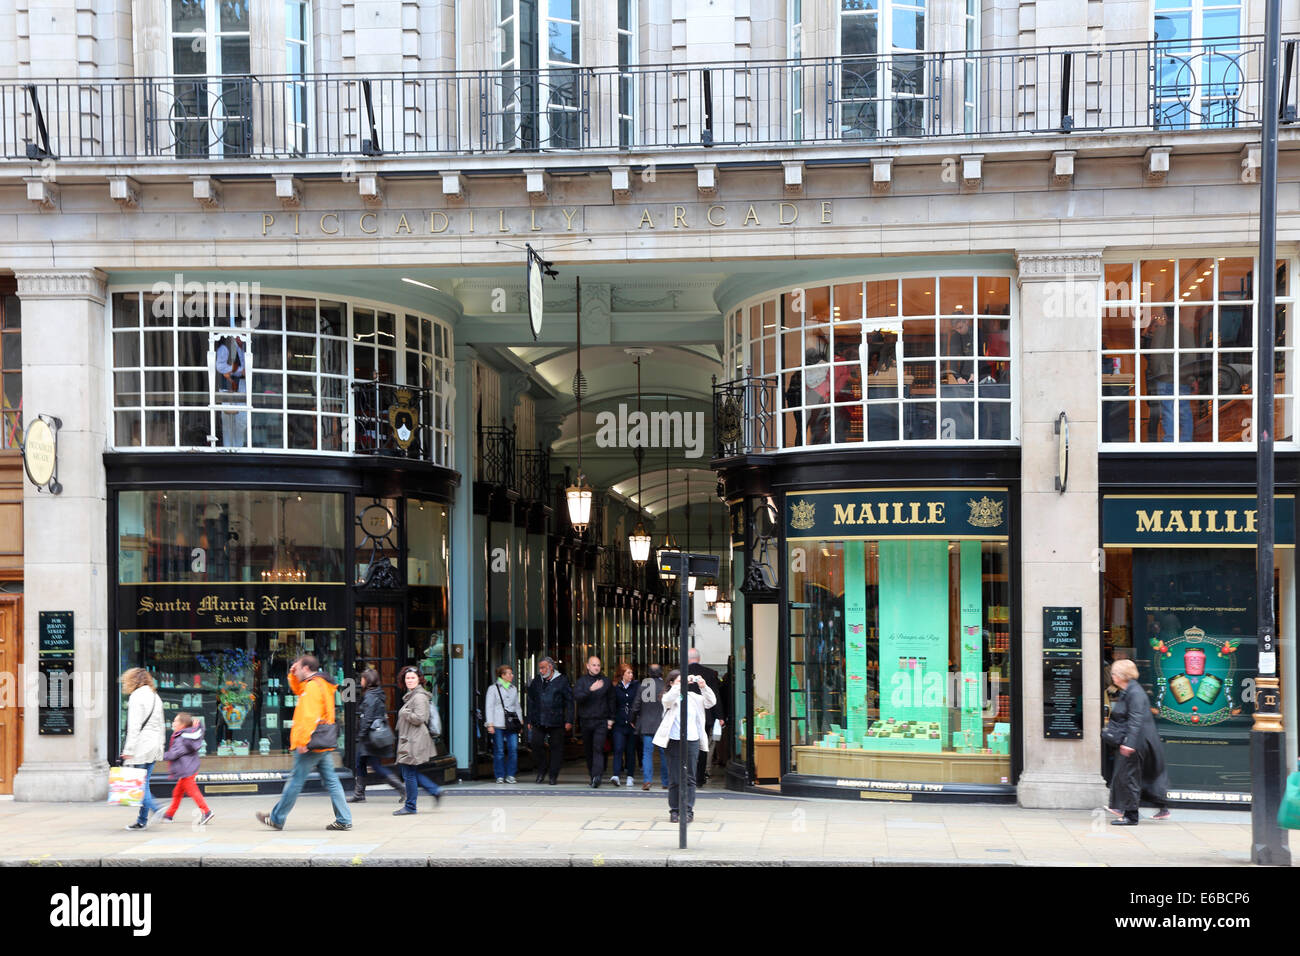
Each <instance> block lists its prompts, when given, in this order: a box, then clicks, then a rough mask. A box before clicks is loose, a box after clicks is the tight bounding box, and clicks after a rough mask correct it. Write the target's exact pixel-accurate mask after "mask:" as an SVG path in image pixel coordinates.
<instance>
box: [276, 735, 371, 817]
mask: <svg viewBox="0 0 1300 956" xmlns="http://www.w3.org/2000/svg"><path fill="white" fill-rule="evenodd" d="M313 770H315V771H317V772H319V773H320V779H321V783H323V784H325V791H326V792H327V793H328V794H329V795H330V803H331V804H332V805H333V807H334V820H335V822H337V823H345V824H348V825H351V823H352V814H351V813H350V812H348V803H347V800H346V799H345V798H344V796H343V784H341V783H339V775H338V774H337V773H335V772H334V751H332V750H322V751H313V750H309V751H307V752H306V753H305V754H300V753H297V752H295V753H294V755H293V774H292V775H291V776H290V777H289V782H288V783H286V784H285V785H284V792H283V793H281V794H280V802H279V803H277V804H276V805H275V807H274V809H272V810H271V822H272V823H274V824H275V825H276V826H277V827H283V826H284V821H285V820H287V819H288V818H289V812H290V811H291V810H293V805H294V804H295V803H297V802H298V794H300V793H302V785H303V784H304V783H306V782H307V775H308V774H309V773H311V772H312V771H313Z"/></svg>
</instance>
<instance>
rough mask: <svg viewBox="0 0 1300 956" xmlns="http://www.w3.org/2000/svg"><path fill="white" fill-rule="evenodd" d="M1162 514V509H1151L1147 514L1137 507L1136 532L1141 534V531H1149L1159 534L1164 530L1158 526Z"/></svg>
mask: <svg viewBox="0 0 1300 956" xmlns="http://www.w3.org/2000/svg"><path fill="white" fill-rule="evenodd" d="M1163 515H1164V512H1163V511H1152V512H1151V513H1150V514H1148V513H1147V512H1145V511H1142V510H1141V509H1139V510H1138V513H1137V533H1138V534H1142V533H1143V532H1146V531H1149V532H1152V533H1154V534H1159V533H1160V532H1161V531H1163V530H1164V529H1163V528H1162V527H1160V519H1161V517H1162V516H1163Z"/></svg>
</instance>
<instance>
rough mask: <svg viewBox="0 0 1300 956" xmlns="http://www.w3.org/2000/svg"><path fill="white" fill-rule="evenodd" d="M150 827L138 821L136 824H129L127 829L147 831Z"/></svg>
mask: <svg viewBox="0 0 1300 956" xmlns="http://www.w3.org/2000/svg"><path fill="white" fill-rule="evenodd" d="M148 826H149V825H148V824H147V823H141V822H140V821H138V820H137V821H136V822H135V823H128V824H127V825H126V829H128V830H145V829H148Z"/></svg>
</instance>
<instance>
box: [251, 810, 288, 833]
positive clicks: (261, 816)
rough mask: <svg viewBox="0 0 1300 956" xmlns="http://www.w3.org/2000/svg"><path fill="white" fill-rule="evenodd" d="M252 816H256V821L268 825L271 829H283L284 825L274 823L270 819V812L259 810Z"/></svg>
mask: <svg viewBox="0 0 1300 956" xmlns="http://www.w3.org/2000/svg"><path fill="white" fill-rule="evenodd" d="M253 816H255V817H257V822H258V823H260V824H262V825H263V826H268V827H270V828H271V829H272V830H283V829H284V827H282V826H279V825H278V824H276V823H274V822H273V821H272V820H271V814H269V813H262V812H261V811H260V810H259V811H258V812H257V813H254V814H253Z"/></svg>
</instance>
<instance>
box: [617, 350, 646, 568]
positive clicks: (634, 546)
mask: <svg viewBox="0 0 1300 956" xmlns="http://www.w3.org/2000/svg"><path fill="white" fill-rule="evenodd" d="M623 351H625V352H627V353H628V354H629V355H634V356H636V358H635V361H636V410H637V412H638V413H640V411H641V357H642V356H644V355H649V354H650V353H651V352H652V351H653V350H652V349H624V350H623ZM633 454H634V455H635V456H636V527H635V528H634V529H633V530H632V533H631V534H630V535H628V537H627V549H628V551H630V552H631V553H632V560H633V561H634V562H636V563H637V564H645V563H646V560H647V559H648V558H649V557H650V534H649V532H647V531H646V529H645V522H644V521H643V520H642V518H641V459H642V457H644V449H643V448H642V447H641V446H640V445H637V446H636V449H635V450H634V451H633Z"/></svg>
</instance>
